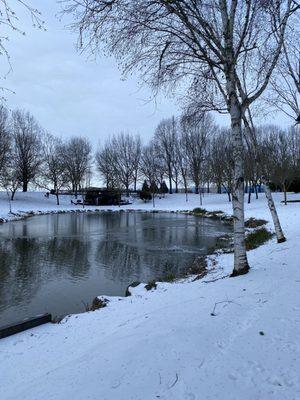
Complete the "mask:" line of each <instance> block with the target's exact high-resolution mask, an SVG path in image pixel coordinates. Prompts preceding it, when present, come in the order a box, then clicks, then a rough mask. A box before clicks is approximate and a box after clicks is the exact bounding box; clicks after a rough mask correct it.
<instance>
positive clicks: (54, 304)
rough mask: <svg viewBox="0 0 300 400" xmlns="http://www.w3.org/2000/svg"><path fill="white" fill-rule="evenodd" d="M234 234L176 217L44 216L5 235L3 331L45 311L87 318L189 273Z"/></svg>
mask: <svg viewBox="0 0 300 400" xmlns="http://www.w3.org/2000/svg"><path fill="white" fill-rule="evenodd" d="M229 232H230V228H228V227H225V226H224V225H222V224H221V223H220V222H218V221H211V220H208V219H202V218H199V217H194V216H188V215H181V214H169V213H155V214H151V213H138V212H131V213H112V212H107V213H101V214H100V213H99V214H95V213H93V214H57V215H47V216H36V217H32V218H30V219H27V220H24V221H16V222H10V223H7V224H4V225H3V226H1V228H0V325H3V324H6V323H11V322H15V321H17V320H20V319H23V318H25V317H30V316H34V315H36V314H39V313H43V312H51V313H52V314H54V315H61V314H67V313H73V312H80V311H83V302H85V303H86V302H90V301H91V300H92V298H93V297H95V296H96V295H99V294H106V295H123V294H124V291H125V288H126V286H127V285H128V284H129V283H131V282H132V281H134V280H139V281H144V282H147V281H149V280H151V279H155V278H158V277H161V276H163V275H164V274H165V272H166V271H167V270H168V271H170V270H171V271H172V272H173V273H175V274H176V273H178V272H180V271H181V270H184V269H186V268H187V267H188V266H189V265H190V264H191V263H192V261H193V260H194V258H195V257H197V256H198V255H201V254H207V253H208V252H209V251H211V249H212V248H213V247H214V245H215V241H216V237H217V236H219V235H221V234H224V233H229Z"/></svg>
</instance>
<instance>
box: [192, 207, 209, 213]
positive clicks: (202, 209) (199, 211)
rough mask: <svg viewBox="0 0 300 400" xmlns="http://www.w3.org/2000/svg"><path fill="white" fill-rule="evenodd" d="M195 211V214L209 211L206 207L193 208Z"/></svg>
mask: <svg viewBox="0 0 300 400" xmlns="http://www.w3.org/2000/svg"><path fill="white" fill-rule="evenodd" d="M193 213H194V214H202V215H203V214H206V213H207V211H206V210H205V208H200V207H196V208H194V209H193Z"/></svg>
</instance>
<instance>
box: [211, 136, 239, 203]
mask: <svg viewBox="0 0 300 400" xmlns="http://www.w3.org/2000/svg"><path fill="white" fill-rule="evenodd" d="M209 162H210V167H211V172H212V178H213V180H214V182H215V183H216V184H217V187H218V188H219V192H221V187H222V186H223V188H224V189H225V190H226V193H227V195H228V200H229V201H231V195H232V188H233V177H234V159H233V153H232V142H231V135H230V131H228V130H226V129H221V130H219V131H216V132H215V134H214V136H213V138H212V140H211V145H210V156H209Z"/></svg>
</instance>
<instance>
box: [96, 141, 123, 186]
mask: <svg viewBox="0 0 300 400" xmlns="http://www.w3.org/2000/svg"><path fill="white" fill-rule="evenodd" d="M96 166H97V169H98V171H99V173H100V176H101V178H102V179H104V182H105V186H106V189H114V188H115V187H117V186H118V185H117V177H116V175H115V169H114V152H113V149H112V145H111V141H107V142H106V143H105V145H104V146H103V147H102V148H99V149H98V150H97V152H96Z"/></svg>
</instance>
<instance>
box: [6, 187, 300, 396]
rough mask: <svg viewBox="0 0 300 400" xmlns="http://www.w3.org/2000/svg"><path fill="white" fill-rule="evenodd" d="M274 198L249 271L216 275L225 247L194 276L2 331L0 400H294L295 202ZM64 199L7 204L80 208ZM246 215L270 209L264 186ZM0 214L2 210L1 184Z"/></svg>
mask: <svg viewBox="0 0 300 400" xmlns="http://www.w3.org/2000/svg"><path fill="white" fill-rule="evenodd" d="M274 197H275V200H276V204H277V207H278V213H279V217H280V219H281V221H282V227H283V229H284V231H285V234H286V237H287V242H285V243H283V244H277V243H276V241H275V240H272V241H270V242H268V243H267V244H266V245H264V246H262V247H260V248H258V249H256V250H253V251H251V252H249V262H250V265H251V271H250V273H249V274H247V275H244V276H240V277H237V278H225V279H219V280H215V279H216V278H217V277H220V276H224V275H226V273H228V272H230V271H231V268H232V255H231V254H229V255H228V254H227V255H222V256H219V257H217V258H216V261H217V268H216V271H215V273H213V274H209V275H208V276H206V277H205V278H204V280H198V281H195V282H191V281H186V282H184V283H182V282H181V283H173V284H168V283H160V284H158V288H157V290H154V291H151V292H146V291H144V290H143V289H141V288H140V287H138V288H137V289H136V291H135V292H134V295H133V296H132V297H127V298H112V299H110V300H111V301H110V302H109V304H108V306H107V307H106V308H104V309H100V310H98V311H95V312H90V313H86V314H80V315H73V316H71V317H70V318H67V319H65V320H64V321H63V322H62V323H61V324H58V325H53V324H47V325H44V326H41V327H39V328H35V329H33V330H30V331H26V332H24V333H21V334H18V335H15V336H12V337H9V338H6V339H3V340H1V341H0V398H1V400H2V399H3V400H6V399H11V400H12V399H13V400H18V399H26V400H35V399H36V400H38V399H39V400H44V399H45V400H46V399H47V400H50V399H53V400H54V399H55V400H58V399H59V400H65V399H69V398H72V399H73V400H85V399H95V400H96V399H97V400H99V399H101V400H123V399H124V400H131V399H132V400H153V399H164V400H166V399H168V400H169V399H170V400H171V399H172V400H185V399H186V400H212V399H213V400H221V399H222V400H242V399H243V400H269V399H276V400H298V399H299V398H300V373H299V371H300V295H299V293H300V246H299V244H300V203H294V204H293V203H291V204H288V205H287V206H284V205H283V204H280V200H281V199H282V195H281V194H276V195H275V196H274ZM289 197H290V198H300V195H290V196H289ZM62 200H63V201H62V205H61V206H60V207H57V206H56V205H55V199H54V198H50V199H46V198H44V197H43V195H42V194H41V193H28V194H22V193H18V194H17V196H16V201H15V202H14V203H13V212H15V213H19V214H22V213H28V212H30V211H34V212H36V211H41V212H51V211H54V210H57V208H59V209H61V210H71V209H74V208H80V207H76V206H75V207H74V206H72V207H71V205H70V204H69V199H68V200H66V199H65V200H64V199H63V198H62ZM197 206H199V197H198V196H196V195H191V196H190V198H189V202H188V203H186V202H185V198H184V195H172V196H167V197H166V198H165V199H161V200H157V202H156V210H184V209H193V208H194V207H197ZM203 207H204V208H206V209H207V210H223V211H225V212H227V213H228V214H231V213H232V211H231V204H229V203H228V202H227V199H226V196H225V195H209V196H205V198H204V201H203ZM106 208H107V207H106ZM115 208H116V207H115ZM126 208H130V209H144V210H151V209H152V203H147V204H144V203H142V202H140V201H137V202H136V203H135V204H132V205H130V206H126V207H122V209H126ZM86 209H87V208H86ZM246 216H247V217H250V216H253V217H256V218H265V219H267V220H270V215H269V212H268V209H267V205H266V201H265V198H264V195H263V194H260V198H259V200H255V199H253V200H252V203H251V204H250V205H248V204H246ZM0 218H4V219H6V218H11V216H8V203H7V199H6V194H4V193H2V194H1V195H0ZM269 227H270V228H271V227H272V225H271V224H269ZM0 229H1V226H0ZM212 313H213V315H211V314H212Z"/></svg>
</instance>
